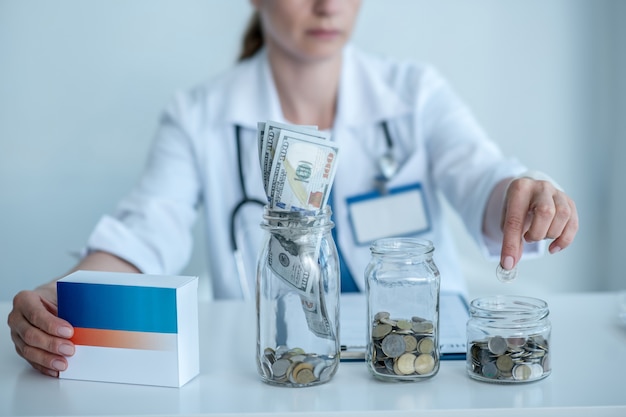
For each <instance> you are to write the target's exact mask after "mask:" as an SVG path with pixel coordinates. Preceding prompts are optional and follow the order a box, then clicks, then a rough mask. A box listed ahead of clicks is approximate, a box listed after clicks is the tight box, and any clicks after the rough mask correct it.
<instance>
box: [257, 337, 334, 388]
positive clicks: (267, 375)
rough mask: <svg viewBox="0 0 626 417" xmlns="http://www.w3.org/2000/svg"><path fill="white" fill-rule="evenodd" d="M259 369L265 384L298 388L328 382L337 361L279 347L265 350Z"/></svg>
mask: <svg viewBox="0 0 626 417" xmlns="http://www.w3.org/2000/svg"><path fill="white" fill-rule="evenodd" d="M260 367H261V369H260V372H261V375H262V376H263V378H264V379H265V380H266V382H268V383H276V384H280V385H292V386H294V387H298V386H310V385H315V384H316V383H322V382H326V381H328V380H329V379H330V378H331V377H332V375H333V374H334V372H335V371H336V369H337V361H336V360H335V359H334V358H331V357H328V356H327V357H324V356H321V355H317V354H312V353H306V352H305V351H304V350H303V349H301V348H292V349H289V348H288V347H286V346H279V347H277V348H276V349H272V348H269V347H268V348H265V350H264V351H263V357H262V360H261V361H260Z"/></svg>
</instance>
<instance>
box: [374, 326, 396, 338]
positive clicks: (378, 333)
mask: <svg viewBox="0 0 626 417" xmlns="http://www.w3.org/2000/svg"><path fill="white" fill-rule="evenodd" d="M389 332H391V325H389V324H378V325H376V326H374V327H373V328H372V337H373V338H374V339H382V338H383V337H385V336H387V335H388V334H389Z"/></svg>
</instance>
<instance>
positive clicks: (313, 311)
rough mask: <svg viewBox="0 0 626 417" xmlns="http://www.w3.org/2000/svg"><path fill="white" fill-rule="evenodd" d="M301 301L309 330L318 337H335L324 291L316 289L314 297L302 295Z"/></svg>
mask: <svg viewBox="0 0 626 417" xmlns="http://www.w3.org/2000/svg"><path fill="white" fill-rule="evenodd" d="M300 301H301V302H302V310H303V311H304V317H305V318H306V324H307V327H308V328H309V330H310V331H311V332H312V333H313V334H314V335H316V336H318V337H323V338H325V339H334V338H335V332H334V331H333V326H332V325H331V323H330V320H328V311H327V309H326V302H325V298H324V297H323V293H322V292H321V291H320V290H319V289H318V290H316V291H314V296H313V297H304V296H300Z"/></svg>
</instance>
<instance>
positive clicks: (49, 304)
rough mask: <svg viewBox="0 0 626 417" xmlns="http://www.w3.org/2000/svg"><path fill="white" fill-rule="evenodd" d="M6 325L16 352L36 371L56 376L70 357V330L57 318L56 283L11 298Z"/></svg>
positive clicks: (72, 347) (71, 349)
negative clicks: (11, 304)
mask: <svg viewBox="0 0 626 417" xmlns="http://www.w3.org/2000/svg"><path fill="white" fill-rule="evenodd" d="M8 324H9V327H10V329H11V339H13V343H14V344H15V350H16V351H17V353H18V354H19V355H20V356H21V357H23V358H24V359H26V361H28V363H30V364H31V366H32V367H33V368H35V369H37V370H38V371H39V372H41V373H43V374H46V375H50V376H54V377H58V376H59V371H64V370H65V369H66V368H67V359H66V357H67V356H72V355H73V354H74V344H73V343H72V342H71V341H70V340H69V338H71V337H72V335H73V334H74V329H73V328H72V326H71V325H70V324H69V323H68V322H67V321H65V320H63V319H60V318H58V317H57V297H56V283H50V284H47V285H44V286H41V287H39V288H37V289H36V290H34V291H21V292H20V293H18V294H17V295H16V296H15V297H14V298H13V310H12V311H11V313H9V318H8Z"/></svg>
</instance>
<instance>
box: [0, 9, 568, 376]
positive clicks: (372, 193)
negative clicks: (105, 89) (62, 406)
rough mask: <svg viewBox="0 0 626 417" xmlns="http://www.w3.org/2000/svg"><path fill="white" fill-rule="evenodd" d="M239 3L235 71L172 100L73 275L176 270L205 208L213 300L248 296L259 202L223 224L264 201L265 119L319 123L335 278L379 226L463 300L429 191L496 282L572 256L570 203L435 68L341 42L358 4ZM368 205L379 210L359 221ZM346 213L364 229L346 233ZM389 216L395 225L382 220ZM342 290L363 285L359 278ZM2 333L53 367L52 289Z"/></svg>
mask: <svg viewBox="0 0 626 417" xmlns="http://www.w3.org/2000/svg"><path fill="white" fill-rule="evenodd" d="M252 3H253V5H254V7H255V8H256V13H257V14H256V15H255V19H253V24H252V25H251V27H250V29H249V32H248V35H247V37H246V40H245V49H244V53H243V55H242V60H241V61H240V62H239V63H238V64H237V65H236V66H235V67H234V68H232V69H231V70H230V71H228V72H226V73H225V74H223V75H221V76H220V77H217V78H216V79H214V80H212V81H210V82H208V83H206V84H204V85H201V86H199V87H198V88H196V89H194V90H192V91H190V92H188V93H184V94H179V95H178V96H176V98H175V100H174V101H173V103H172V105H171V106H170V107H169V108H168V109H167V111H166V112H165V114H164V116H163V118H162V120H161V126H160V129H159V131H158V134H157V137H156V138H155V142H154V146H153V148H152V151H151V154H150V158H149V163H148V165H147V167H146V170H145V172H144V175H143V176H142V179H141V181H140V182H139V184H138V185H137V187H136V188H135V190H134V191H133V192H132V193H131V195H130V196H129V197H127V198H126V199H124V200H123V201H122V202H121V203H120V205H119V207H118V210H117V212H116V213H115V215H114V216H105V217H104V218H103V219H102V220H101V222H100V223H99V224H98V226H97V227H96V229H95V230H94V232H93V234H92V236H91V237H90V238H89V241H88V244H87V247H88V250H87V252H86V255H85V257H84V258H83V259H82V260H81V261H80V263H79V264H78V265H77V266H76V268H75V269H94V270H108V271H127V272H143V273H157V274H173V273H177V272H178V271H180V269H181V268H182V267H183V266H184V264H185V263H186V262H187V260H188V257H189V254H190V248H191V242H192V239H191V234H190V228H191V225H192V224H193V221H194V220H195V216H196V208H197V207H198V206H200V205H202V206H203V209H204V210H205V215H206V219H207V249H208V250H207V252H208V253H207V256H208V258H209V268H210V275H211V277H212V284H213V293H214V296H215V297H217V298H241V297H247V296H249V295H250V293H251V291H250V288H252V286H253V282H252V281H253V277H254V274H253V271H252V269H253V264H254V256H253V255H254V253H255V249H254V248H255V245H256V239H255V238H253V237H252V236H253V235H254V233H255V232H258V231H259V227H258V224H259V221H260V207H258V206H259V205H260V204H249V205H246V208H245V209H242V210H240V211H238V212H236V213H234V232H235V235H236V236H235V239H231V220H232V219H233V211H234V209H235V207H236V206H237V205H238V203H239V202H241V201H242V199H250V200H258V201H264V199H265V193H264V191H263V185H262V181H261V172H260V167H259V164H258V155H257V152H258V150H257V144H256V128H257V122H259V121H266V120H275V121H278V122H283V123H291V124H305V125H316V126H318V128H319V129H322V130H328V131H330V132H331V134H332V138H333V140H335V141H336V142H337V143H338V144H339V145H340V147H341V154H342V155H343V156H342V159H341V160H340V161H339V163H338V170H337V173H336V176H335V182H334V186H333V193H334V198H333V201H332V207H333V211H334V213H335V221H336V225H337V226H336V232H337V237H336V242H337V243H338V246H339V247H340V249H341V250H342V251H343V253H344V254H345V255H346V257H345V265H344V266H346V267H347V269H346V271H345V272H344V273H343V274H342V280H343V278H344V277H346V276H348V272H349V273H351V275H352V276H353V277H360V276H362V271H363V269H364V267H365V264H366V263H367V260H368V259H369V250H368V242H369V241H371V239H373V238H376V237H378V236H379V235H381V234H384V233H385V230H379V229H381V228H380V227H378V226H379V225H380V224H382V223H384V224H387V225H388V226H389V227H391V228H393V229H394V233H395V234H410V235H415V236H421V237H424V238H428V239H431V240H432V241H433V242H434V244H435V247H436V256H437V258H436V262H437V264H438V265H439V267H440V270H441V274H442V289H444V290H446V289H447V290H452V291H459V292H464V290H465V289H464V283H463V280H462V279H461V273H460V270H459V266H458V262H457V260H456V257H455V253H454V249H453V246H452V244H451V242H450V237H449V234H448V231H447V230H446V227H445V224H443V220H442V213H441V202H440V201H439V199H438V194H439V193H442V194H443V195H444V196H445V197H446V198H447V199H448V200H449V201H450V203H451V204H452V206H453V207H455V209H456V210H457V211H458V212H459V214H460V215H461V217H462V218H463V220H464V222H465V224H466V226H467V228H468V230H469V231H470V233H471V234H472V236H473V237H474V238H475V240H476V242H477V244H478V245H479V246H480V247H481V248H482V249H483V250H484V252H485V253H486V254H487V255H490V256H494V257H496V258H499V260H500V264H501V265H502V267H504V268H505V269H506V270H511V269H512V268H513V267H514V266H515V265H516V264H517V262H518V261H519V260H520V258H521V255H522V252H523V251H524V250H526V252H533V251H535V252H537V251H539V250H540V247H541V246H542V241H544V239H553V241H552V242H551V244H550V245H549V250H550V252H551V253H555V252H558V251H559V250H561V249H564V248H566V247H567V246H569V244H570V243H571V242H572V240H573V239H574V236H575V234H576V232H577V229H578V217H577V212H576V208H575V205H574V203H573V201H572V200H571V199H570V198H569V197H568V196H567V195H566V194H565V193H563V192H562V191H560V190H559V189H557V188H556V187H555V186H554V185H553V184H552V183H551V182H550V181H545V180H542V179H537V178H539V177H540V176H539V177H538V176H537V175H534V174H533V175H531V174H528V173H526V174H524V173H525V172H526V168H525V167H524V166H522V165H521V164H519V163H518V162H516V161H513V160H506V159H505V158H503V157H502V155H501V153H500V151H499V150H498V149H497V148H496V147H495V145H494V144H493V143H492V142H490V141H489V140H488V139H487V137H486V136H485V134H484V133H483V132H482V130H481V129H480V128H479V127H478V125H477V124H476V123H475V121H474V120H473V118H472V116H471V114H470V112H469V111H468V110H467V109H466V108H465V107H464V105H463V104H462V103H461V102H460V101H459V99H458V98H457V97H456V96H455V95H454V93H453V92H452V90H451V89H450V88H449V87H448V86H447V85H446V83H445V81H444V80H442V78H441V77H440V76H439V75H438V74H437V73H436V72H435V71H434V70H433V69H432V68H429V67H422V66H418V65H415V64H412V63H404V62H394V61H388V60H382V59H378V58H375V57H372V56H369V55H367V54H364V53H363V52H361V51H359V50H357V49H356V48H354V47H352V46H350V45H349V44H348V41H349V38H350V35H351V32H352V28H353V25H354V22H355V19H356V16H357V13H358V9H359V7H360V1H358V0H252ZM380 178H382V179H383V180H382V181H380ZM379 191H382V192H379ZM385 193H386V194H385ZM385 196H393V197H394V198H396V199H397V200H394V199H391V200H389V199H383V197H385ZM246 201H247V200H246ZM381 201H386V202H387V203H385V204H387V205H386V206H384V205H383V207H385V209H384V210H380V209H378V211H376V209H374V211H372V207H380V206H379V205H377V203H380V202H381ZM388 201H392V202H395V203H392V204H389V203H388ZM368 203H374V204H371V205H368ZM406 207H409V208H410V210H408V211H407V210H406ZM356 208H358V209H359V210H361V209H363V210H365V212H367V210H370V215H373V216H374V217H371V216H370V217H369V218H365V221H363V219H361V220H360V221H357V220H358V219H357V217H358V216H356V215H355V213H356V212H357V210H356ZM361 211H362V210H361ZM387 212H393V213H395V214H397V218H391V219H389V218H387V219H385V221H382V220H381V219H384V218H385V216H384V214H385V213H387ZM355 219H357V220H355ZM237 235H238V236H237ZM233 243H235V245H236V246H237V247H239V246H248V248H247V250H245V249H246V248H243V247H242V248H239V249H241V250H242V251H243V252H247V253H248V255H249V256H247V257H246V259H247V263H246V267H245V270H246V271H247V273H246V274H245V275H242V274H239V273H238V269H237V264H236V262H235V261H234V259H233V256H232V253H233V250H232V249H233V247H232V246H233ZM237 243H239V244H238V245H237ZM250 254H252V255H250ZM238 276H239V277H240V279H238V278H237V277H238ZM348 282H349V283H350V284H351V285H353V286H354V287H355V289H359V288H360V287H361V286H362V283H361V280H360V279H355V280H353V281H348ZM8 321H9V325H10V327H11V335H12V338H13V341H14V343H15V346H16V350H17V352H18V354H20V355H21V356H22V357H24V359H26V360H27V361H28V362H29V363H30V364H31V365H32V366H33V367H34V368H36V369H38V370H39V371H40V372H42V373H45V374H48V375H52V376H57V375H58V372H59V371H63V370H64V369H66V367H67V360H66V357H67V356H70V355H72V354H73V353H74V347H73V345H72V343H71V342H70V341H69V340H68V339H69V338H70V337H71V336H72V332H73V330H72V327H71V326H70V325H69V324H68V323H67V322H65V321H64V320H61V319H59V318H58V317H56V290H55V285H54V282H52V283H49V284H46V285H43V286H41V287H39V288H37V289H36V290H34V291H23V292H20V293H19V294H17V295H16V297H15V299H14V309H13V311H12V312H11V313H10V315H9V320H8Z"/></svg>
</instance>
